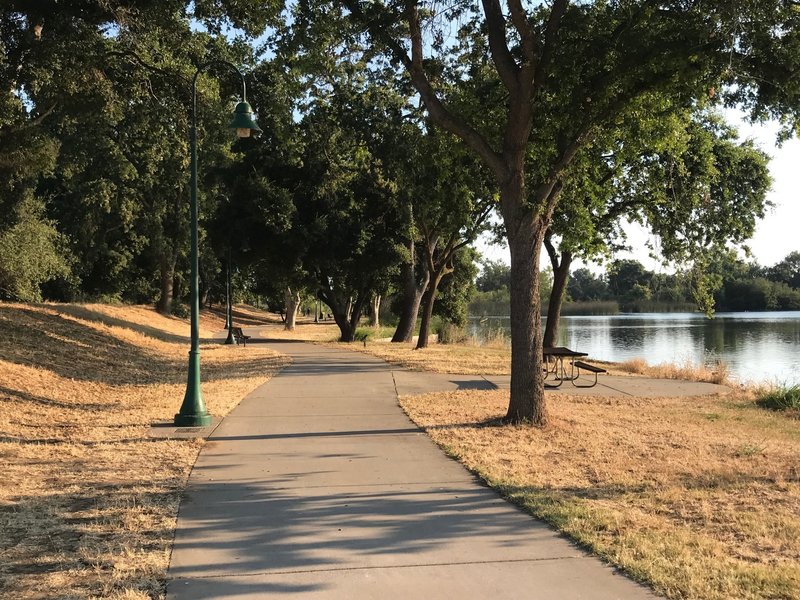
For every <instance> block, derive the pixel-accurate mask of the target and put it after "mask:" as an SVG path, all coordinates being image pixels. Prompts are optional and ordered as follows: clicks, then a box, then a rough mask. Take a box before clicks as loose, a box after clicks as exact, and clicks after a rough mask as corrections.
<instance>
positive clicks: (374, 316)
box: [369, 294, 381, 329]
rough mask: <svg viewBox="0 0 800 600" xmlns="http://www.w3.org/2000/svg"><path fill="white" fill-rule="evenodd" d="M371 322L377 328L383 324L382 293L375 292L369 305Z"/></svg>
mask: <svg viewBox="0 0 800 600" xmlns="http://www.w3.org/2000/svg"><path fill="white" fill-rule="evenodd" d="M369 324H370V326H371V327H375V328H376V329H377V328H378V327H380V326H381V295H380V294H375V295H374V296H373V297H372V302H371V303H370V306H369Z"/></svg>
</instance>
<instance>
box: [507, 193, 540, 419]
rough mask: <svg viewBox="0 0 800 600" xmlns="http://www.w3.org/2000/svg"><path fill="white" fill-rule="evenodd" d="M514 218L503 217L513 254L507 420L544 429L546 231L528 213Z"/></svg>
mask: <svg viewBox="0 0 800 600" xmlns="http://www.w3.org/2000/svg"><path fill="white" fill-rule="evenodd" d="M520 204H521V203H519V204H517V206H520ZM523 210H524V209H523ZM515 216H516V218H513V220H512V219H508V218H507V217H506V216H505V215H504V218H506V231H507V232H508V245H509V249H510V250H511V397H510V399H509V403H508V412H507V414H506V420H508V421H511V422H513V423H520V422H524V421H529V422H530V423H532V424H534V425H540V426H541V425H545V424H546V423H547V408H546V406H545V399H544V377H543V373H542V366H543V361H542V315H541V300H540V298H539V285H540V281H539V265H540V258H541V250H542V241H543V239H544V233H545V229H546V227H545V225H544V223H543V222H542V221H541V220H540V219H539V218H536V217H534V216H532V215H531V214H529V213H528V214H522V215H519V214H518V213H517V214H516V215H515ZM509 221H511V222H509Z"/></svg>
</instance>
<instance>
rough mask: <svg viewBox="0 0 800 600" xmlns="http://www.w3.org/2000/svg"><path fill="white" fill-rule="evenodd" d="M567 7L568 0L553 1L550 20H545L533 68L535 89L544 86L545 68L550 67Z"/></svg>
mask: <svg viewBox="0 0 800 600" xmlns="http://www.w3.org/2000/svg"><path fill="white" fill-rule="evenodd" d="M567 6H569V0H555V2H554V3H553V8H552V9H551V10H550V18H549V19H548V20H547V26H546V27H545V30H544V45H543V47H542V52H541V54H540V56H539V60H538V62H537V64H536V67H535V68H536V74H535V76H534V81H535V82H536V83H535V86H536V89H539V88H540V87H542V85H544V79H545V76H546V74H547V68H548V67H549V66H550V59H551V58H552V56H553V50H554V48H555V45H556V37H557V36H558V31H559V29H561V19H562V18H563V16H564V13H565V12H566V11H567Z"/></svg>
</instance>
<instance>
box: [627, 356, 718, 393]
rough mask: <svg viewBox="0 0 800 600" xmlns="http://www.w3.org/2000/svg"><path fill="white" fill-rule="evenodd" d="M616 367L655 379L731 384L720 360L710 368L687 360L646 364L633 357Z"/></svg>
mask: <svg viewBox="0 0 800 600" xmlns="http://www.w3.org/2000/svg"><path fill="white" fill-rule="evenodd" d="M616 369H618V370H619V371H622V372H623V373H631V374H634V375H644V376H646V377H655V378H656V379H683V380H687V381H704V382H707V383H718V384H720V385H728V386H731V385H733V384H732V382H731V374H730V370H729V368H728V365H727V364H726V363H724V362H721V361H719V362H717V363H716V365H714V367H713V368H710V367H707V366H705V365H697V364H694V363H691V362H688V361H687V362H684V363H680V364H674V363H663V364H658V365H648V364H647V362H645V360H644V359H642V358H634V359H632V360H626V361H624V362H621V363H618V364H617V365H616Z"/></svg>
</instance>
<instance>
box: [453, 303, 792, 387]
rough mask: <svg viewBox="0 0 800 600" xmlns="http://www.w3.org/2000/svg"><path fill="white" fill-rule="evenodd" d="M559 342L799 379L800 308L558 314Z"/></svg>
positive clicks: (476, 331) (743, 374) (743, 377)
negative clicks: (712, 312)
mask: <svg viewBox="0 0 800 600" xmlns="http://www.w3.org/2000/svg"><path fill="white" fill-rule="evenodd" d="M468 327H469V330H470V333H471V334H473V335H475V336H476V337H477V338H478V339H482V338H485V337H486V335H487V334H489V333H490V332H491V331H496V330H498V329H502V330H504V331H505V332H506V333H508V329H509V318H508V317H488V319H487V318H486V317H483V318H479V317H470V321H469V326H468ZM560 329H561V331H560V332H559V341H558V345H560V346H567V347H569V348H572V349H573V350H579V351H581V352H588V353H589V356H590V357H591V358H595V359H597V360H608V361H614V362H619V361H624V360H628V359H631V358H643V359H645V360H646V361H647V362H648V363H650V364H659V363H664V362H669V363H677V364H684V363H692V364H707V365H713V364H714V362H716V361H718V360H721V361H723V362H725V363H727V365H728V367H729V368H730V371H731V373H732V374H733V375H734V377H736V378H737V379H739V380H740V381H752V382H770V383H783V384H800V311H790V312H741V313H717V314H716V315H715V317H714V319H707V318H706V317H705V316H704V315H701V314H698V313H648V314H624V315H614V316H592V317H562V318H561V327H560Z"/></svg>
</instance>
